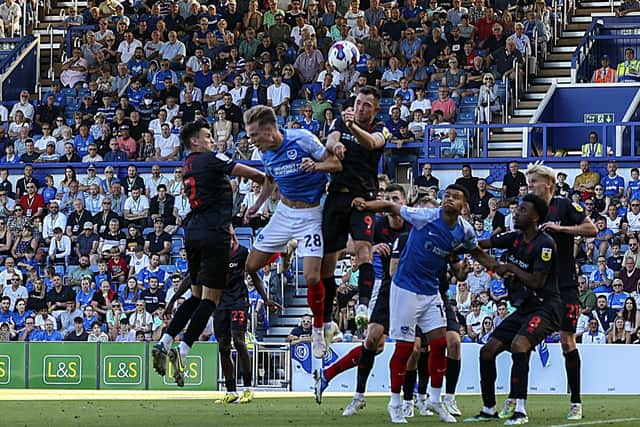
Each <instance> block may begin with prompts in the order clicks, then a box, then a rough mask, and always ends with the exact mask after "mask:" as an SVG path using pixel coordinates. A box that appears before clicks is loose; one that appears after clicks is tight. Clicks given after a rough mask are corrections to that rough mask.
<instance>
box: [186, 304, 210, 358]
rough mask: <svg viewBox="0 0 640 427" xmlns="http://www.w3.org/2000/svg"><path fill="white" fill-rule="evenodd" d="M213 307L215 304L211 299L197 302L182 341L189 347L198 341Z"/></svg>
mask: <svg viewBox="0 0 640 427" xmlns="http://www.w3.org/2000/svg"><path fill="white" fill-rule="evenodd" d="M215 308H216V305H215V303H214V302H213V301H211V300H208V299H203V300H202V301H200V304H198V307H197V308H196V309H195V311H194V312H193V315H192V316H191V321H190V322H189V327H188V328H187V332H185V334H184V339H183V342H184V343H186V344H187V345H188V346H189V347H191V346H192V345H193V343H194V342H196V341H198V338H199V337H200V334H201V333H202V331H203V330H204V328H205V326H207V322H208V321H209V317H211V314H213V311H214V310H215Z"/></svg>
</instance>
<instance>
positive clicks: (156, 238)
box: [144, 217, 171, 264]
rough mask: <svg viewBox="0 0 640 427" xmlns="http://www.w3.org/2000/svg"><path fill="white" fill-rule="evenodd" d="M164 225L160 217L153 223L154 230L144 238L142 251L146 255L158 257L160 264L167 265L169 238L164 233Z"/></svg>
mask: <svg viewBox="0 0 640 427" xmlns="http://www.w3.org/2000/svg"><path fill="white" fill-rule="evenodd" d="M164 227H165V223H164V221H163V219H162V217H156V218H155V219H154V221H153V228H154V230H153V231H152V232H151V233H149V234H147V235H146V236H145V241H144V249H145V253H147V254H156V255H158V256H159V258H160V259H159V260H160V263H161V264H168V263H169V257H170V256H171V236H170V235H169V233H167V232H166V231H164Z"/></svg>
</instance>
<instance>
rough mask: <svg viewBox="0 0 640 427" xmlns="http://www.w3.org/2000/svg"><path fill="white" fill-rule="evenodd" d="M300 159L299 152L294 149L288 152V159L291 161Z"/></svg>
mask: <svg viewBox="0 0 640 427" xmlns="http://www.w3.org/2000/svg"><path fill="white" fill-rule="evenodd" d="M296 157H298V152H297V151H296V149H295V148H294V149H293V150H287V158H288V159H289V160H295V159H296Z"/></svg>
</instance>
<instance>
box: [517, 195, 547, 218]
mask: <svg viewBox="0 0 640 427" xmlns="http://www.w3.org/2000/svg"><path fill="white" fill-rule="evenodd" d="M524 202H529V203H531V204H532V205H533V208H534V209H535V210H536V212H537V213H538V223H540V222H541V221H544V220H545V218H546V217H547V215H548V214H549V205H547V202H545V201H544V200H542V198H540V197H538V196H536V195H535V194H531V193H530V194H527V195H526V196H524V197H523V198H522V203H524Z"/></svg>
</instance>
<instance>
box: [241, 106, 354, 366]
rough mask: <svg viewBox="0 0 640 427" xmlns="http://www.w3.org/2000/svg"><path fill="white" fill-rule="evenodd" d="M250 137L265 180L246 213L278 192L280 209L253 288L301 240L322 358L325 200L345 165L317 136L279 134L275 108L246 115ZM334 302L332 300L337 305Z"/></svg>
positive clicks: (315, 346) (257, 250)
mask: <svg viewBox="0 0 640 427" xmlns="http://www.w3.org/2000/svg"><path fill="white" fill-rule="evenodd" d="M244 122H245V127H246V130H247V136H249V138H250V139H251V142H253V144H255V145H256V147H257V148H258V149H259V150H260V151H261V152H262V162H263V164H264V170H265V174H266V179H265V182H264V185H263V186H262V191H261V192H260V195H259V196H258V200H256V203H255V204H254V205H253V206H250V207H249V208H248V209H247V212H246V214H245V218H246V219H247V220H248V219H249V218H251V217H252V216H254V215H256V213H257V212H258V210H259V209H260V207H261V206H262V204H263V203H264V202H265V201H266V200H267V198H268V197H269V196H270V195H271V193H272V192H273V191H274V189H275V187H276V186H277V187H278V190H279V191H280V204H279V205H278V209H277V210H276V213H275V214H274V215H273V217H272V218H271V220H270V221H269V223H268V224H267V226H266V227H265V228H264V229H263V230H262V231H261V232H260V233H259V234H258V237H257V238H256V242H255V244H254V246H253V249H252V250H251V253H250V254H249V258H248V259H247V266H246V270H247V273H248V274H249V275H251V278H252V279H253V281H254V283H256V281H259V280H260V278H259V277H258V274H257V272H258V270H260V269H261V268H262V267H263V266H265V265H266V264H267V263H268V262H269V260H270V259H271V258H272V257H273V255H274V254H276V253H279V252H285V251H286V248H287V242H289V241H290V240H292V239H296V240H297V241H298V254H299V255H300V256H302V257H303V258H304V260H303V270H304V279H305V282H306V284H307V301H308V302H309V307H310V308H311V311H312V312H313V331H312V338H313V341H312V350H313V355H314V356H315V357H317V358H322V357H323V356H324V353H325V351H326V343H325V340H324V328H323V324H324V303H325V299H324V296H325V292H324V285H323V283H322V280H321V277H320V267H321V265H322V253H323V248H324V246H323V238H322V206H320V199H321V198H322V196H323V194H324V192H325V188H326V185H327V181H328V176H327V173H329V172H339V171H340V170H342V164H341V163H340V161H339V160H338V158H337V157H336V156H335V155H334V154H332V153H330V152H329V151H328V150H327V149H326V148H325V147H324V146H323V145H322V144H321V143H320V140H319V139H318V137H317V136H315V135H314V134H312V133H311V132H309V131H307V130H305V129H279V128H278V124H277V121H276V114H275V112H274V110H273V108H271V107H267V106H264V105H256V106H255V107H252V108H250V109H249V110H247V111H246V112H245V113H244ZM332 303H333V299H332V300H330V301H327V304H332Z"/></svg>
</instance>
